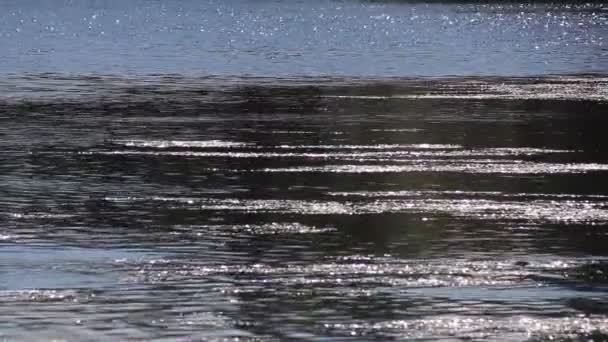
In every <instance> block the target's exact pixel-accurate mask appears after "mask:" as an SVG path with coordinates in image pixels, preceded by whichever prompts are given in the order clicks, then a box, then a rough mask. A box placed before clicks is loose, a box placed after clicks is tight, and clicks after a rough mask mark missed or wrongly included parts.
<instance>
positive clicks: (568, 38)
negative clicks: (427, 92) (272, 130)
mask: <svg viewBox="0 0 608 342" xmlns="http://www.w3.org/2000/svg"><path fill="white" fill-rule="evenodd" d="M607 8H608V7H607V6H606V4H605V3H602V2H596V3H578V2H574V3H569V2H563V3H562V2H558V3H557V4H550V3H549V4H547V3H542V2H541V3H538V4H526V3H518V2H506V3H501V2H490V3H482V4H478V3H474V2H473V3H458V2H456V3H451V2H446V3H436V2H430V3H424V2H402V1H333V0H313V1H285V0H275V1H272V0H261V1H251V0H230V1H218V0H203V1H193V0H181V1H147V0H133V1H118V0H102V1H100V0H87V1H68V0H59V1H52V0H41V1H38V0H4V1H3V2H2V11H0V46H2V47H3V49H2V50H3V51H2V54H0V72H3V73H23V72H27V73H31V72H34V73H41V72H42V73H46V72H59V73H77V74H82V73H103V74H116V73H120V74H150V73H152V74H157V73H164V74H166V73H177V74H186V75H193V74H197V75H210V74H211V75H231V76H233V75H236V76H242V75H254V76H276V75H283V76H293V75H299V76H301V75H309V76H318V75H344V76H373V77H378V76H395V75H397V76H413V75H422V76H445V75H462V76H470V75H473V74H475V75H478V74H484V75H500V76H514V75H538V74H559V73H589V72H600V73H602V72H606V70H607V69H608V49H607V47H606V44H607V42H606V41H605V40H606V30H607V26H608V21H607V19H608V9H607Z"/></svg>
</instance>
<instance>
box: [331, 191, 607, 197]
mask: <svg viewBox="0 0 608 342" xmlns="http://www.w3.org/2000/svg"><path fill="white" fill-rule="evenodd" d="M327 194H328V195H330V196H338V197H414V196H428V195H442V196H462V197H469V196H495V197H503V198H511V197H515V198H522V197H525V198H534V197H538V198H572V199H579V198H589V199H591V198H598V199H603V198H608V196H606V195H593V194H589V195H581V194H549V193H507V192H501V191H461V190H452V191H449V190H398V191H350V192H328V193H327Z"/></svg>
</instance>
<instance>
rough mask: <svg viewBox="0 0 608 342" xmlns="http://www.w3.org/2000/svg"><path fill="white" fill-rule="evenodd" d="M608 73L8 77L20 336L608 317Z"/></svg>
mask: <svg viewBox="0 0 608 342" xmlns="http://www.w3.org/2000/svg"><path fill="white" fill-rule="evenodd" d="M606 80H607V78H606V77H604V76H600V75H594V76H576V77H575V76H554V77H541V78H487V77H486V78H480V77H467V78H436V79H406V78H400V79H398V78H393V79H384V80H379V79H364V78H354V79H346V78H340V79H336V78H316V79H315V78H298V79H279V78H275V79H258V78H234V77H233V78H221V77H207V78H195V77H185V76H149V77H119V76H113V77H109V76H108V77H104V76H91V77H79V76H61V75H48V74H44V75H30V76H22V77H17V76H14V77H7V78H5V79H4V80H3V83H2V104H1V105H0V121H1V124H0V134H1V136H2V139H1V140H0V141H1V143H0V150H1V151H2V152H1V154H0V156H1V158H2V162H1V163H0V183H1V184H2V194H1V196H0V208H1V210H0V220H1V221H0V222H1V225H0V277H1V279H2V282H1V283H0V297H1V298H2V300H1V301H0V308H1V310H0V322H2V323H1V326H0V334H1V335H0V336H2V337H3V338H6V339H9V340H11V339H26V340H38V339H52V338H61V339H67V340H86V339H95V340H98V339H109V340H114V339H144V340H148V339H170V340H171V339H179V338H182V339H192V338H196V339H198V338H201V339H204V340H214V339H220V340H221V339H226V338H236V337H238V338H243V339H245V340H273V339H279V340H287V339H289V340H319V341H327V340H331V341H333V340H370V339H403V338H417V339H446V340H449V339H473V340H488V339H490V340H492V339H494V340H545V339H552V338H554V339H555V338H557V339H575V340H576V339H588V338H596V339H598V340H602V339H605V338H606V336H607V335H606V334H608V292H607V289H608V276H606V274H607V273H606V272H608V266H607V265H608V264H607V262H608V259H606V256H607V254H608V249H607V248H606V246H608V235H607V234H606V232H607V230H606V229H607V228H608V202H607V199H608V183H607V182H606V179H607V178H606V176H607V173H608V156H607V155H606V153H605V151H606V147H607V143H608V140H607V138H606V137H607V136H606V134H605V127H607V125H606V124H607V120H608V118H607V117H606V113H608V101H607V100H608V98H607V97H606V89H607V83H608V81H606Z"/></svg>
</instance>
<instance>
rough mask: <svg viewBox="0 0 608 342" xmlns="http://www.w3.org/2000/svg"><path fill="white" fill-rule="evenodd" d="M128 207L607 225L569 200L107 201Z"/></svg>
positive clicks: (606, 211) (605, 217)
mask: <svg viewBox="0 0 608 342" xmlns="http://www.w3.org/2000/svg"><path fill="white" fill-rule="evenodd" d="M106 200H107V201H111V202H117V203H129V202H136V201H159V202H169V203H174V204H181V205H187V206H192V208H196V209H199V210H211V211H236V212H243V213H280V214H300V215H358V214H381V213H402V212H413V213H429V214H433V213H435V214H444V215H452V216H456V217H466V218H475V219H481V220H512V221H522V220H523V221H528V222H552V223H568V224H575V223H586V224H592V223H607V222H608V205H606V204H605V203H603V202H591V201H571V200H556V199H547V200H532V201H525V200H521V201H498V200H490V199H470V198H465V199H428V198H414V199H383V200H373V201H357V202H352V201H344V202H338V201H304V200H242V199H212V198H199V199H194V198H182V197H106Z"/></svg>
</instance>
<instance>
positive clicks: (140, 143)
mask: <svg viewBox="0 0 608 342" xmlns="http://www.w3.org/2000/svg"><path fill="white" fill-rule="evenodd" d="M113 143H114V144H119V145H123V146H127V147H153V148H171V147H196V148H212V147H243V146H248V145H251V144H248V143H242V142H234V141H223V140H189V141H179V140H115V141H113Z"/></svg>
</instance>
